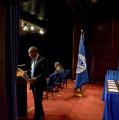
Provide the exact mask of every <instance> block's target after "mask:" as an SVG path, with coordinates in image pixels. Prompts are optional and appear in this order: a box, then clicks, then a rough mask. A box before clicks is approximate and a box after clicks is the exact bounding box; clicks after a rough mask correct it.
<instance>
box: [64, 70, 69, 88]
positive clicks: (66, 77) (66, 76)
mask: <svg viewBox="0 0 119 120" xmlns="http://www.w3.org/2000/svg"><path fill="white" fill-rule="evenodd" d="M69 78H70V69H66V70H65V74H64V80H65V83H66V87H67V80H68V79H69Z"/></svg>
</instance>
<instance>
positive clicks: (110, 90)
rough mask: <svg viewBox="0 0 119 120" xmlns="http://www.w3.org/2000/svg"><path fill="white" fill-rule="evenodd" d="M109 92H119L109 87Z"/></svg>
mask: <svg viewBox="0 0 119 120" xmlns="http://www.w3.org/2000/svg"><path fill="white" fill-rule="evenodd" d="M108 91H109V92H119V91H118V90H117V89H111V88H110V89H108Z"/></svg>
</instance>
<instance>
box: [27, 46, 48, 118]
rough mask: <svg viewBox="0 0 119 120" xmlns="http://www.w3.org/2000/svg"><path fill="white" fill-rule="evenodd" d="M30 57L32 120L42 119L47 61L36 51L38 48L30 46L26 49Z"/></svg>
mask: <svg viewBox="0 0 119 120" xmlns="http://www.w3.org/2000/svg"><path fill="white" fill-rule="evenodd" d="M28 54H29V57H30V58H31V78H30V80H29V81H30V89H31V90H32V92H33V97H34V105H35V113H34V120H43V118H44V110H43V105H42V98H43V91H44V90H45V89H46V87H47V85H46V77H47V73H48V72H47V61H46V59H45V58H44V57H42V56H40V55H39V53H38V48H37V47H35V46H32V47H30V48H29V49H28Z"/></svg>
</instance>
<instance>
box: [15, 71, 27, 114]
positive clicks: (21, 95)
mask: <svg viewBox="0 0 119 120" xmlns="http://www.w3.org/2000/svg"><path fill="white" fill-rule="evenodd" d="M22 76H23V72H21V71H18V70H17V75H16V77H17V86H16V88H17V107H18V115H19V116H24V115H26V114H27V81H26V80H25V79H23V77H22Z"/></svg>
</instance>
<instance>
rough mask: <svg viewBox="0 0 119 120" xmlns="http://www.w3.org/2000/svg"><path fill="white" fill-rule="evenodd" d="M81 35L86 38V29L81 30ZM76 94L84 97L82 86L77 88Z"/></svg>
mask: <svg viewBox="0 0 119 120" xmlns="http://www.w3.org/2000/svg"><path fill="white" fill-rule="evenodd" d="M81 37H82V38H83V39H84V31H83V30H81ZM76 92H77V93H76V96H79V97H82V96H83V93H82V89H81V86H80V88H78V89H77V90H76Z"/></svg>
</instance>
